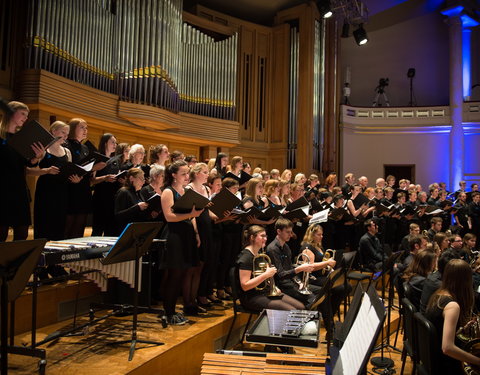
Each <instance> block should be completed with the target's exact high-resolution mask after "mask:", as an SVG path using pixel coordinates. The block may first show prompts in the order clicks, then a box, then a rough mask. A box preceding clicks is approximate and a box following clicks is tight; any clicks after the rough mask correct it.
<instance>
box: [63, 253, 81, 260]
mask: <svg viewBox="0 0 480 375" xmlns="http://www.w3.org/2000/svg"><path fill="white" fill-rule="evenodd" d="M73 259H80V254H79V253H73V254H63V255H62V260H73Z"/></svg>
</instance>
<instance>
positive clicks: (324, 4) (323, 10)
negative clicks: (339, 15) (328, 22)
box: [317, 0, 333, 18]
mask: <svg viewBox="0 0 480 375" xmlns="http://www.w3.org/2000/svg"><path fill="white" fill-rule="evenodd" d="M317 7H318V11H319V12H320V16H321V17H323V18H330V17H331V16H333V12H332V7H331V5H330V0H318V1H317Z"/></svg>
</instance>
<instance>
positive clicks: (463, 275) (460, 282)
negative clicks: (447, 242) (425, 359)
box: [425, 259, 480, 375]
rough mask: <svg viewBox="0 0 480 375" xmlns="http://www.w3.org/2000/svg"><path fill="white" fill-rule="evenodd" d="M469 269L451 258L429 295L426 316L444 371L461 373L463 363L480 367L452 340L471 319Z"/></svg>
mask: <svg viewBox="0 0 480 375" xmlns="http://www.w3.org/2000/svg"><path fill="white" fill-rule="evenodd" d="M473 300H474V299H473V288H472V271H471V269H470V266H469V265H468V263H467V262H465V261H463V260H461V259H453V260H451V261H450V262H448V264H447V265H446V266H445V271H444V272H443V278H442V286H441V288H440V289H438V290H437V291H436V292H435V293H434V294H433V296H432V298H430V301H429V303H428V306H427V311H426V313H425V316H426V318H427V319H428V320H430V321H431V322H432V323H433V325H434V326H435V328H436V331H437V338H438V340H439V343H438V344H439V346H440V347H441V350H442V353H441V354H440V356H439V358H435V360H436V361H438V368H440V369H442V373H443V374H449V375H454V374H464V372H463V368H462V362H467V363H471V364H473V365H476V366H480V358H479V357H477V356H475V355H473V354H470V353H468V352H466V351H464V350H462V349H461V348H459V347H458V346H457V345H456V343H455V337H456V332H457V329H458V328H459V327H463V326H464V325H465V324H466V323H467V322H468V321H469V320H470V318H471V316H472V310H473Z"/></svg>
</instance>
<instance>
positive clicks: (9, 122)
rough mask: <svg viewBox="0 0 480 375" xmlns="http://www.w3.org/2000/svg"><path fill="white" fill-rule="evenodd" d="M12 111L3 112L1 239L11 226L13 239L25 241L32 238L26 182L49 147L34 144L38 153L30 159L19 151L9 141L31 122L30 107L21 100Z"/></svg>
mask: <svg viewBox="0 0 480 375" xmlns="http://www.w3.org/2000/svg"><path fill="white" fill-rule="evenodd" d="M8 108H9V110H10V111H9V112H6V113H4V114H3V117H2V122H1V123H0V159H1V160H2V163H3V175H4V176H5V177H6V178H4V179H3V181H2V183H1V184H0V206H1V207H2V209H1V210H0V242H4V241H6V240H7V236H8V228H9V227H12V228H13V239H14V240H15V241H16V240H25V239H27V237H28V227H29V225H30V224H31V218H30V194H29V191H28V187H27V181H26V168H27V167H35V166H37V165H38V163H39V162H40V160H41V159H42V157H43V155H44V153H45V149H44V147H43V146H42V144H40V143H34V144H32V145H31V148H32V150H33V151H34V153H35V156H34V157H33V158H32V159H30V160H26V159H25V158H24V157H23V156H22V155H20V154H19V153H18V152H17V151H15V150H14V149H13V148H12V147H11V146H10V145H9V144H8V140H9V139H10V137H12V136H13V134H15V133H16V132H17V131H18V130H19V129H21V128H22V126H23V124H24V123H25V122H26V121H27V118H28V114H29V109H28V107H27V105H25V104H24V103H21V102H10V103H8Z"/></svg>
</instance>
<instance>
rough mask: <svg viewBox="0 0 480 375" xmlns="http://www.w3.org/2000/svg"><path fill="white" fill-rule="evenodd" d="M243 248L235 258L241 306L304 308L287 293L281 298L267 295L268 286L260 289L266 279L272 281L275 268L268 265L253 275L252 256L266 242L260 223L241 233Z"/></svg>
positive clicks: (257, 252) (255, 308)
mask: <svg viewBox="0 0 480 375" xmlns="http://www.w3.org/2000/svg"><path fill="white" fill-rule="evenodd" d="M243 238H244V244H245V245H246V246H245V247H244V249H243V250H242V251H241V252H240V255H239V256H238V260H237V268H238V279H239V284H240V289H239V294H240V302H241V303H242V306H244V307H245V308H247V309H251V310H257V311H262V310H263V309H273V310H295V309H297V310H304V309H305V305H304V304H303V303H301V302H300V301H297V300H296V299H295V298H293V297H290V296H289V295H287V294H283V296H282V297H281V298H270V297H268V295H267V293H268V287H267V288H265V289H262V290H259V289H257V288H258V287H259V286H260V287H262V286H263V285H264V283H265V282H267V280H269V279H270V282H273V277H274V275H275V274H276V273H277V269H276V268H275V267H274V266H272V265H268V266H267V268H266V270H265V272H263V273H261V274H259V275H256V276H253V265H254V258H255V257H256V256H258V254H259V252H260V250H261V249H263V248H264V247H265V243H266V242H267V234H266V233H265V229H264V228H263V227H262V226H260V225H252V226H250V227H249V228H247V229H246V230H245V231H244V234H243Z"/></svg>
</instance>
